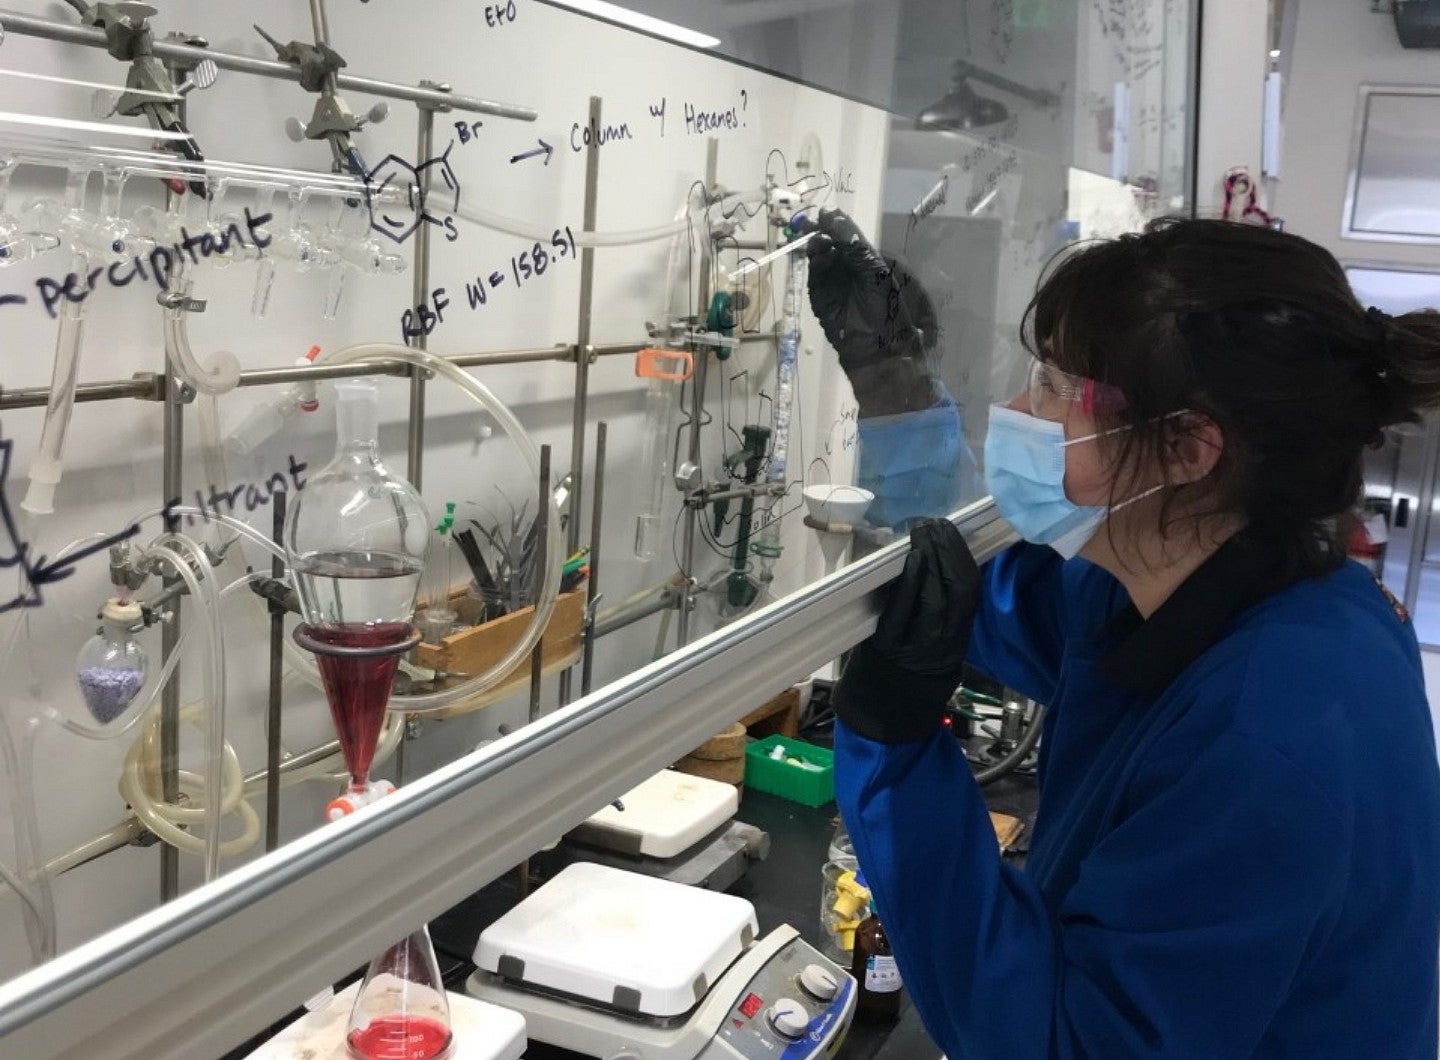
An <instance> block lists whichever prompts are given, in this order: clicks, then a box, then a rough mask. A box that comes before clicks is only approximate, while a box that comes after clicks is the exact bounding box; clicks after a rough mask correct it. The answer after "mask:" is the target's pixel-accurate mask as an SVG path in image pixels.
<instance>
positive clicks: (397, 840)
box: [0, 498, 1013, 1060]
mask: <svg viewBox="0 0 1440 1060" xmlns="http://www.w3.org/2000/svg"><path fill="white" fill-rule="evenodd" d="M952 518H953V519H954V521H955V522H956V524H957V525H958V526H959V527H960V528H961V530H962V531H963V532H964V533H965V535H966V538H967V539H968V540H969V541H970V544H971V548H972V550H973V551H974V552H975V554H976V557H977V558H978V559H981V560H984V559H985V558H988V557H989V556H992V555H994V554H995V553H996V552H998V551H999V550H1000V549H1001V548H1002V547H1003V546H1004V545H1006V544H1007V543H1008V542H1010V541H1011V540H1013V536H1012V534H1011V532H1010V530H1009V528H1008V527H1007V526H1006V525H1005V524H1004V523H1003V522H1002V521H1001V520H1000V519H999V517H998V515H997V514H996V513H995V510H994V505H993V503H992V502H991V501H990V500H989V499H988V498H987V499H986V500H983V501H979V502H977V503H975V504H972V505H970V506H969V507H967V508H965V509H962V510H961V511H960V512H957V513H956V514H955V515H954V516H952ZM907 551H908V542H906V541H903V540H902V541H898V542H896V543H894V544H892V545H890V546H889V547H887V548H885V549H883V550H882V551H880V552H877V553H875V554H873V555H871V556H868V557H866V558H865V559H863V560H860V561H858V562H856V563H854V564H851V565H850V566H848V567H846V568H844V569H842V570H840V571H837V572H836V573H835V574H832V575H830V576H829V577H827V578H825V579H823V580H821V581H819V582H817V583H815V584H814V585H812V586H809V587H807V588H805V589H803V590H801V591H799V592H797V593H795V594H792V595H791V596H789V597H787V598H785V599H783V600H781V601H778V602H777V603H775V604H773V605H771V606H770V607H767V608H765V609H764V610H762V611H759V612H757V613H756V614H755V615H753V616H752V617H751V618H750V619H749V620H747V621H745V622H742V623H738V624H737V625H735V626H733V627H730V628H727V629H723V630H720V631H719V632H717V633H714V634H711V635H710V636H708V637H705V638H703V639H701V640H698V641H696V642H695V643H693V644H691V645H689V646H688V647H686V648H683V649H681V650H680V651H677V652H675V653H674V654H672V655H670V656H669V657H667V658H665V659H663V660H660V661H659V662H656V663H652V664H650V665H649V666H646V667H644V668H643V669H640V670H637V671H635V672H634V673H632V674H630V675H629V676H628V677H625V678H622V679H621V680H619V681H616V682H614V683H612V684H611V685H609V686H608V687H606V688H602V689H601V690H599V691H598V692H596V693H594V694H593V695H590V696H587V697H585V698H583V699H581V700H579V701H577V702H576V703H575V704H573V705H572V706H570V707H567V708H564V709H561V710H558V711H556V712H554V713H552V714H549V715H547V716H545V717H544V718H542V719H541V720H540V721H539V722H537V723H535V724H533V725H530V726H527V727H526V728H524V729H522V730H520V731H518V732H516V733H515V734H514V735H512V736H509V737H506V738H505V739H503V740H501V741H499V742H498V743H496V744H493V745H491V746H490V747H488V748H486V749H485V750H483V751H476V752H473V753H471V754H469V755H466V756H465V757H464V758H461V759H460V760H458V761H456V762H454V763H452V764H450V765H448V766H445V767H443V768H441V769H439V770H437V771H436V772H434V773H432V774H430V775H428V776H425V777H421V778H419V779H416V780H415V781H413V782H411V783H410V784H407V785H406V786H405V787H404V788H402V789H400V790H399V791H397V792H396V793H395V794H394V795H392V796H390V797H388V798H386V799H384V800H383V801H381V802H379V803H377V804H375V805H374V806H371V807H368V808H366V809H364V810H362V811H360V812H359V813H357V814H355V815H353V816H351V817H348V818H346V819H345V820H343V821H340V822H337V823H335V824H331V825H327V826H325V827H322V828H319V829H316V830H315V831H314V832H311V833H309V834H308V835H305V836H302V837H300V838H299V839H297V840H295V841H293V842H291V843H288V844H286V845H285V846H283V847H281V848H280V849H278V850H276V851H274V852H273V853H270V854H267V855H265V856H264V857H262V858H259V859H257V860H256V861H254V862H251V863H250V864H247V865H244V866H242V867H240V868H237V869H235V870H233V871H231V872H230V873H228V874H227V875H225V876H223V877H221V878H220V879H218V880H216V881H214V882H213V883H210V884H207V885H205V886H203V887H200V888H198V889H196V890H194V891H192V892H190V893H188V894H185V895H182V896H181V897H179V898H177V899H175V900H174V901H172V902H169V903H168V904H166V905H164V906H162V907H160V908H158V909H155V910H153V911H152V912H150V913H146V914H144V915H142V916H140V917H137V918H136V919H134V920H132V921H130V922H129V923H127V924H124V925H122V926H120V927H118V928H116V929H114V930H112V931H110V932H108V933H107V934H105V935H102V936H100V937H99V938H97V939H95V940H93V941H91V942H88V943H85V944H84V945H81V946H79V947H77V948H76V949H74V950H72V951H70V952H68V953H64V954H62V955H61V956H59V957H58V958H56V959H55V960H53V961H51V962H50V963H48V964H45V965H43V966H41V967H40V968H38V969H36V970H34V971H32V972H29V973H27V974H25V975H22V976H19V977H17V978H16V979H14V980H12V981H10V982H9V983H6V984H4V985H3V986H0V1054H3V1055H5V1056H17V1057H19V1056H23V1057H25V1058H26V1060H42V1058H46V1057H74V1056H104V1057H106V1058H107V1060H130V1058H133V1060H164V1058H169V1057H173V1058H176V1060H182V1058H183V1060H194V1058H195V1057H197V1056H216V1055H219V1054H221V1053H223V1052H224V1051H225V1050H227V1049H229V1048H233V1047H234V1046H235V1045H236V1044H238V1043H239V1042H241V1041H243V1040H244V1039H245V1038H246V1037H248V1036H250V1035H252V1034H254V1033H255V1032H256V1031H257V1030H258V1029H260V1028H263V1027H264V1026H266V1025H267V1024H269V1023H270V1022H272V1021H274V1020H276V1019H279V1018H280V1017H282V1016H283V1015H284V1014H285V1013H286V1012H288V1011H290V1010H292V1009H293V1008H295V1007H296V1006H298V1005H299V1004H300V1003H301V1002H302V1001H303V1000H304V999H305V998H307V997H310V996H312V995H313V994H314V993H315V992H316V991H317V990H319V989H321V988H323V987H324V986H325V985H326V984H328V983H331V982H333V981H334V980H336V979H338V978H339V977H341V976H342V975H344V974H346V973H347V972H350V971H352V970H354V969H355V968H357V967H359V966H360V965H362V964H363V963H364V962H365V961H366V960H367V959H368V958H369V957H370V956H371V955H372V954H373V953H375V952H376V951H377V950H379V949H382V948H383V947H384V946H386V945H389V944H390V943H391V942H393V941H394V940H395V939H396V938H399V937H401V936H402V935H404V934H405V933H406V932H408V931H410V930H412V929H413V928H414V927H415V925H416V924H418V923H422V922H424V921H426V920H428V919H429V918H431V917H434V916H435V915H437V914H439V913H440V912H441V911H443V910H445V909H447V908H449V907H450V906H451V905H453V904H455V903H456V902H458V901H459V900H460V899H462V898H464V897H465V896H466V895H468V894H470V893H472V892H473V891H475V890H476V889H478V888H479V887H481V886H483V885H485V884H486V883H488V882H489V881H491V880H493V879H495V878H497V877H498V876H500V875H501V874H502V873H504V872H505V871H507V870H508V869H510V868H511V867H513V866H514V865H515V864H517V863H518V862H519V861H521V860H522V859H523V858H525V857H526V856H528V855H529V854H531V853H532V852H533V851H535V850H536V849H538V848H539V847H541V846H542V845H544V844H545V843H547V842H549V841H550V840H552V839H554V838H555V837H556V836H557V835H560V834H561V833H563V832H564V831H566V830H567V829H569V828H571V827H573V826H574V825H576V824H578V823H579V822H580V821H581V820H583V819H584V818H585V817H587V816H588V815H589V814H591V813H593V812H594V811H595V810H597V809H599V808H600V807H602V806H604V805H605V804H606V803H608V802H609V801H610V800H612V799H614V798H615V797H616V796H617V795H619V794H621V793H622V792H624V791H626V790H628V789H629V788H630V787H632V786H634V785H635V784H636V783H638V782H639V781H640V780H642V779H644V777H646V776H648V775H649V774H650V773H652V772H653V771H655V770H656V769H659V768H661V767H663V766H666V765H668V764H669V763H671V762H673V761H674V760H675V759H676V758H678V757H680V756H681V755H682V754H684V753H685V751H687V750H688V749H689V748H690V747H692V746H693V745H694V744H695V742H696V741H697V740H698V739H701V738H703V736H704V735H706V734H708V733H711V732H714V731H715V730H716V729H717V728H720V727H723V726H724V725H725V724H727V723H729V722H731V721H734V720H736V719H738V718H739V717H741V716H742V715H743V714H744V713H745V712H746V711H747V710H749V709H751V708H752V707H753V706H754V704H755V703H756V702H757V701H759V700H760V699H763V698H765V697H767V696H770V695H773V694H774V693H776V692H779V691H780V690H782V689H783V688H785V687H786V686H788V685H789V684H791V683H793V682H795V681H797V680H800V679H802V678H804V677H805V676H806V675H807V674H809V673H811V672H813V671H814V670H815V669H816V668H817V667H819V666H821V665H823V664H824V663H826V662H829V661H830V660H832V659H834V658H835V657H836V656H837V655H838V654H839V653H840V652H842V651H844V650H845V649H847V648H849V647H851V646H853V645H854V644H856V643H858V642H859V641H860V640H862V639H863V638H865V637H867V636H868V635H869V634H870V633H871V632H872V631H873V630H874V623H875V615H876V611H877V599H876V597H877V590H880V589H882V588H883V587H884V586H885V585H886V584H888V583H889V582H890V581H891V580H893V579H894V578H895V577H896V576H897V575H898V574H899V573H900V569H901V567H902V565H903V563H904V557H905V554H906V552H907Z"/></svg>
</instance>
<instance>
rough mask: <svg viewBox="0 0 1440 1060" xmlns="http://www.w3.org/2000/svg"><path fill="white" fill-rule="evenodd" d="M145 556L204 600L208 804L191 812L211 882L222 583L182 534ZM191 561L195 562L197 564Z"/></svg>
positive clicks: (219, 744)
mask: <svg viewBox="0 0 1440 1060" xmlns="http://www.w3.org/2000/svg"><path fill="white" fill-rule="evenodd" d="M182 554H183V555H184V556H186V557H187V558H188V560H189V562H188V563H186V562H182V560H181V555H182ZM144 558H147V559H151V560H156V561H159V562H163V563H165V564H167V565H168V566H169V567H170V568H171V569H172V570H173V571H174V572H175V574H176V576H177V577H178V578H179V579H180V580H181V581H182V582H184V583H185V588H186V589H187V590H188V591H189V593H190V597H191V599H193V600H195V601H196V602H197V603H198V604H199V605H200V606H198V607H197V608H196V609H195V610H196V611H197V612H199V614H200V616H201V620H202V621H203V623H204V626H205V631H206V634H207V636H206V644H205V661H206V664H207V665H206V667H205V671H204V673H205V702H206V703H207V704H208V705H209V708H210V709H209V718H208V719H207V722H206V725H205V729H206V737H207V746H206V752H207V758H208V762H207V766H206V770H205V805H204V809H203V810H197V811H190V812H192V813H195V814H197V815H199V816H200V817H201V818H202V819H203V821H204V824H205V879H206V881H207V882H208V881H210V880H213V879H215V878H216V877H217V876H219V875H220V823H221V818H222V817H223V816H224V810H223V806H222V803H223V801H224V775H223V773H222V769H223V768H224V764H225V631H224V629H223V628H222V626H221V623H220V586H219V584H218V576H217V575H216V573H215V569H214V568H213V567H212V566H211V565H210V560H209V558H208V557H206V555H205V550H204V549H203V548H201V547H199V546H198V545H196V544H195V543H194V542H193V541H191V540H190V539H189V538H188V537H185V536H184V535H182V534H163V535H161V536H160V537H158V538H156V539H155V543H154V544H153V545H151V546H150V548H148V549H147V550H146V551H145V553H144ZM190 564H194V568H193V569H192V568H191V566H190ZM135 811H136V814H137V815H139V816H140V817H141V820H142V821H144V823H145V825H146V826H147V827H151V828H153V826H154V823H155V822H154V821H152V820H147V819H146V817H145V815H144V813H143V811H142V808H141V807H140V806H136V807H135ZM157 834H159V833H158V832H157Z"/></svg>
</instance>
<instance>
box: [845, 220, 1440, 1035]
mask: <svg viewBox="0 0 1440 1060" xmlns="http://www.w3.org/2000/svg"><path fill="white" fill-rule="evenodd" d="M1025 338H1026V341H1027V344H1028V345H1029V347H1030V349H1031V350H1032V352H1033V353H1034V354H1035V357H1036V360H1035V363H1034V365H1033V367H1032V370H1031V372H1030V375H1029V380H1028V385H1027V387H1026V389H1025V390H1024V391H1023V392H1021V393H1020V394H1018V395H1016V397H1015V398H1014V399H1013V400H1012V401H1011V402H1009V403H1008V404H1007V405H1005V406H1003V407H996V408H995V409H993V410H992V413H991V421H990V427H989V433H988V435H987V442H986V453H985V468H984V471H985V476H986V480H987V482H988V484H989V487H990V490H991V492H992V494H993V495H994V497H995V502H996V504H997V506H998V507H999V510H1000V512H1001V514H1002V515H1004V516H1005V517H1006V519H1007V520H1008V521H1009V522H1010V523H1011V525H1012V526H1013V527H1014V528H1015V530H1016V531H1017V532H1018V533H1019V535H1020V536H1021V537H1022V538H1024V539H1025V543H1021V544H1018V545H1016V546H1014V547H1013V548H1011V549H1010V550H1008V551H1007V552H1005V553H1003V554H1001V555H1000V556H999V557H997V558H996V559H995V560H993V561H992V562H990V563H989V564H988V565H987V566H986V567H985V568H984V569H983V570H977V569H976V567H975V563H974V561H973V560H972V559H971V557H970V554H969V552H968V550H967V549H966V547H965V544H964V542H963V540H962V539H961V537H960V535H959V533H958V532H957V531H956V530H955V529H954V527H953V526H951V525H950V524H949V523H948V522H944V521H932V522H927V523H924V524H921V525H920V526H918V527H916V528H915V529H914V530H913V531H912V543H913V548H912V551H911V553H910V555H909V557H908V558H907V560H906V564H905V571H904V574H903V575H902V576H901V578H900V579H899V580H898V581H897V582H896V583H895V585H894V586H893V587H892V589H891V592H890V596H889V598H888V600H887V603H886V605H885V608H884V611H883V613H882V616H881V619H880V624H879V627H878V629H877V632H876V633H875V635H874V637H872V638H871V639H870V640H868V641H866V642H865V643H864V644H862V645H861V646H860V647H859V648H857V649H856V651H855V653H854V655H853V657H852V660H851V662H850V664H849V666H848V668H847V669H846V671H845V673H844V675H843V677H842V678H841V680H840V682H839V685H838V687H837V689H836V694H835V699H836V702H837V713H838V715H839V719H840V722H839V724H838V725H837V735H836V750H837V755H836V788H837V798H838V801H839V803H840V808H841V812H842V813H843V815H844V817H845V821H846V823H847V825H848V826H849V828H850V831H851V834H852V836H853V838H854V842H855V849H856V852H857V854H858V856H859V858H860V861H861V864H862V865H863V867H864V869H865V872H866V875H867V877H868V879H869V882H870V883H871V885H872V887H873V889H874V895H875V901H876V903H877V905H878V909H879V913H880V917H881V920H882V922H883V923H884V924H885V928H886V931H887V933H888V934H889V936H890V938H891V941H892V943H893V945H894V947H895V951H896V955H897V959H898V961H899V966H900V971H901V973H902V975H903V978H904V982H905V985H906V987H907V988H908V989H909V991H910V994H911V997H912V999H913V1001H914V1004H915V1006H916V1008H917V1009H918V1010H919V1013H920V1016H921V1017H922V1019H923V1021H924V1023H925V1026H926V1028H927V1030H928V1031H929V1033H930V1035H931V1036H932V1037H933V1038H934V1040H935V1041H936V1043H937V1044H939V1045H940V1046H941V1047H942V1048H944V1049H945V1051H946V1053H947V1055H948V1057H949V1058H950V1060H1040V1058H1064V1060H1080V1058H1090V1060H1128V1058H1165V1060H1176V1058H1197V1060H1198V1058H1205V1060H1231V1058H1237V1060H1239V1058H1264V1060H1272V1058H1274V1060H1278V1058H1282V1057H1284V1058H1305V1060H1331V1058H1333V1060H1341V1058H1344V1060H1350V1058H1354V1060H1361V1058H1365V1060H1373V1058H1377V1057H1384V1058H1387V1060H1434V1058H1435V1056H1436V988H1437V982H1436V979H1437V975H1436V960H1437V944H1440V769H1437V765H1436V754H1435V742H1434V736H1433V733H1432V729H1431V720H1430V714H1429V711H1428V708H1427V705H1426V700H1425V689H1424V684H1423V681H1422V676H1421V668H1420V659H1419V654H1418V650H1417V646H1416V641H1415V636H1414V633H1413V631H1412V629H1411V627H1410V624H1409V622H1408V619H1407V617H1406V616H1405V615H1404V613H1403V611H1402V609H1401V608H1400V606H1399V605H1398V604H1397V603H1396V601H1395V600H1394V598H1393V597H1391V596H1390V595H1389V594H1388V593H1386V592H1385V591H1384V590H1383V589H1382V588H1381V587H1380V586H1378V585H1377V584H1376V582H1375V581H1374V580H1373V579H1372V578H1371V576H1370V575H1369V574H1368V573H1367V572H1366V571H1365V570H1364V569H1362V568H1361V567H1360V565H1359V564H1356V563H1353V562H1348V561H1347V560H1346V558H1345V556H1344V553H1343V550H1342V547H1341V544H1340V542H1339V541H1338V540H1337V537H1336V533H1335V529H1334V526H1335V519H1336V517H1337V516H1339V515H1340V514H1341V513H1343V512H1344V511H1346V510H1347V509H1348V508H1349V507H1350V506H1351V505H1352V504H1354V503H1355V501H1356V500H1357V498H1358V495H1359V493H1360V489H1361V479H1360V457H1361V450H1362V448H1363V447H1364V446H1365V445H1367V444H1368V443H1370V442H1372V441H1374V440H1375V439H1377V438H1378V436H1379V434H1380V432H1381V431H1382V430H1383V429H1384V428H1385V427H1386V426H1388V425H1390V424H1394V423H1399V422H1403V421H1406V420H1411V419H1414V418H1416V416H1417V415H1418V414H1419V412H1420V411H1421V410H1423V409H1426V408H1429V407H1431V406H1433V405H1435V404H1436V403H1437V401H1440V315H1436V314H1433V313H1431V314H1419V313H1412V314H1406V315H1405V316H1403V317H1398V318H1391V317H1388V316H1386V315H1385V314H1383V313H1381V312H1379V311H1377V310H1373V309H1372V310H1369V311H1367V310H1365V309H1364V308H1362V307H1361V306H1360V305H1358V304H1357V303H1356V301H1355V299H1354V296H1353V295H1352V294H1351V292H1350V289H1349V287H1348V286H1347V284H1346V281H1345V277H1344V274H1343V272H1342V271H1341V270H1340V268H1339V266H1338V265H1337V264H1336V262H1335V260H1334V258H1333V257H1331V255H1330V254H1329V253H1327V252H1326V251H1324V250H1322V249H1320V248H1319V247H1317V246H1314V245H1313V244H1311V243H1308V242H1306V241H1305V240H1303V239H1300V238H1298V237H1296V236H1294V235H1287V234H1282V233H1279V232H1274V231H1270V230H1268V229H1264V228H1258V227H1252V226H1241V225H1232V224H1227V223H1224V222H1217V221H1165V222H1157V223H1155V224H1152V225H1151V226H1150V228H1149V229H1148V230H1147V231H1146V232H1145V233H1143V234H1140V235H1134V236H1123V237H1121V238H1120V239H1117V240H1114V241H1107V242H1102V243H1096V244H1091V245H1088V246H1086V247H1085V248H1084V249H1081V250H1079V251H1077V252H1075V253H1073V254H1072V255H1071V256H1069V257H1068V258H1066V259H1065V260H1064V261H1063V262H1062V263H1061V264H1059V265H1058V267H1056V268H1054V269H1053V271H1051V273H1050V274H1049V276H1048V278H1046V279H1045V280H1044V282H1043V283H1042V285H1041V287H1040V290H1039V292H1038V294H1037V295H1036V296H1035V299H1034V301H1033V302H1032V304H1031V307H1030V310H1029V312H1028V313H1027V316H1026V329H1025ZM1071 557H1078V558H1076V559H1071ZM965 660H969V662H970V663H972V664H973V665H975V666H976V667H978V668H979V669H981V670H983V671H984V672H986V673H988V674H990V675H992V676H993V677H995V678H997V679H999V680H1001V681H1003V682H1004V683H1005V684H1006V685H1008V686H1010V687H1013V688H1015V689H1018V690H1019V691H1020V692H1023V693H1024V694H1026V695H1028V696H1031V697H1033V698H1034V699H1036V700H1037V701H1039V702H1042V703H1045V704H1047V705H1048V707H1049V708H1050V709H1049V710H1048V711H1047V714H1046V718H1045V723H1044V732H1043V737H1042V742H1041V753H1040V767H1039V768H1040V808H1039V814H1038V817H1037V820H1036V824H1035V832H1034V835H1033V838H1032V841H1031V845H1030V854H1029V858H1028V860H1027V863H1026V865H1025V868H1024V870H1023V871H1021V870H1018V869H1016V868H1015V867H1014V866H1011V865H1008V864H1006V863H1004V862H1002V861H1001V859H1000V857H999V855H998V852H997V849H996V843H995V836H994V832H993V830H992V828H991V825H990V822H989V820H988V818H987V815H986V813H985V805H984V802H983V801H982V799H981V797H980V793H979V791H978V789H977V788H976V786H975V784H974V783H973V781H972V779H971V776H970V771H969V768H968V765H967V763H966V760H965V758H964V756H963V754H962V753H961V749H960V747H959V745H958V744H957V742H956V741H955V740H954V738H953V737H952V736H950V735H949V734H948V732H947V731H945V730H942V728H941V726H940V717H941V710H942V707H943V705H944V704H945V702H946V699H947V697H948V696H949V695H950V693H951V692H952V691H953V690H954V688H955V687H956V685H957V683H958V681H959V678H960V671H961V665H962V663H963V662H964V661H965Z"/></svg>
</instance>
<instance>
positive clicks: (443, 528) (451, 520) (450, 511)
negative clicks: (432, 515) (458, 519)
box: [435, 501, 455, 534]
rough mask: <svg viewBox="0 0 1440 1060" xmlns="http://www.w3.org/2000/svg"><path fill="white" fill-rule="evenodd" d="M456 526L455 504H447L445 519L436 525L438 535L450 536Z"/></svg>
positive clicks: (452, 502)
mask: <svg viewBox="0 0 1440 1060" xmlns="http://www.w3.org/2000/svg"><path fill="white" fill-rule="evenodd" d="M454 525H455V502H454V501H446V502H445V517H444V518H443V519H441V520H440V521H439V522H438V523H436V524H435V532H436V533H437V534H448V533H449V532H450V528H451V527H452V526H454Z"/></svg>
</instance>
